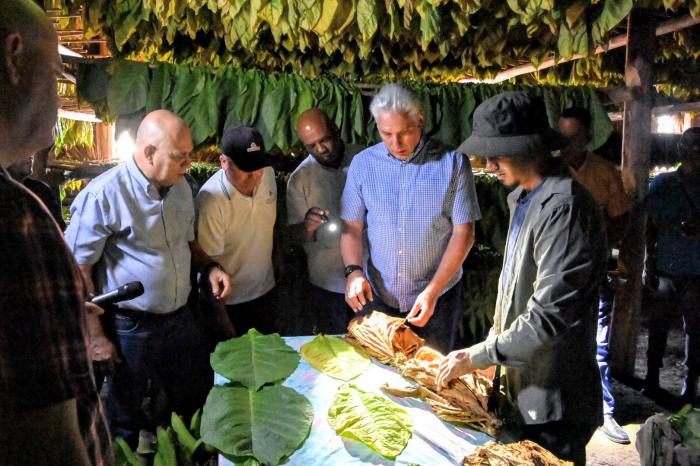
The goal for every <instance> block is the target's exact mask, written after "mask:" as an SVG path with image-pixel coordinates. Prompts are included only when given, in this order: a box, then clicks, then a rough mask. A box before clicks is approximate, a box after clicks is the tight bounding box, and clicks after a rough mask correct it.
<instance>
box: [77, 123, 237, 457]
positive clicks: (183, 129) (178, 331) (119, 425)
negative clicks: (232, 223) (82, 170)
mask: <svg viewBox="0 0 700 466" xmlns="http://www.w3.org/2000/svg"><path fill="white" fill-rule="evenodd" d="M191 151H192V137H191V135H190V129H189V128H188V127H187V125H186V124H185V123H184V122H183V121H182V120H181V119H180V118H178V117H177V116H176V115H174V114H173V113H171V112H168V111H166V110H155V111H153V112H151V113H149V114H148V115H146V117H145V118H144V119H143V121H142V122H141V124H140V125H139V128H138V132H137V135H136V149H135V152H134V156H133V158H132V159H131V160H129V161H128V162H126V163H124V164H121V165H118V166H116V167H114V168H112V169H110V170H108V171H106V172H105V173H103V174H102V175H100V176H98V177H97V178H95V179H94V180H92V181H91V182H90V184H88V186H87V187H86V188H85V189H83V190H82V191H81V192H80V194H78V196H77V197H76V198H75V201H73V204H72V205H71V222H70V225H69V226H68V229H67V230H66V240H67V242H68V245H69V247H70V248H71V250H72V251H73V254H74V255H75V258H76V260H77V262H78V264H79V266H80V269H81V271H82V272H83V276H84V278H85V281H86V282H87V284H88V289H89V291H90V292H98V293H104V292H106V291H109V290H112V289H114V288H117V287H118V286H121V285H124V284H125V283H128V282H131V281H134V280H138V281H140V282H142V284H143V287H144V289H145V292H144V294H143V295H141V296H139V297H137V298H135V299H130V300H127V301H123V302H120V303H118V304H117V305H115V306H110V309H108V310H107V315H106V318H105V319H104V323H105V324H106V328H103V326H102V325H101V322H100V321H99V320H97V319H93V320H92V321H91V322H90V333H91V337H92V340H93V347H92V351H93V358H94V359H95V360H98V361H111V362H113V363H115V364H114V366H115V370H114V374H113V375H111V376H108V377H107V390H108V391H107V399H106V406H107V415H108V417H109V422H110V427H111V430H112V435H113V436H115V437H123V438H125V439H126V441H127V442H128V443H130V444H131V445H135V444H136V441H137V438H138V437H139V434H140V431H141V430H143V431H144V434H143V436H144V437H146V438H148V437H149V435H148V434H147V432H151V433H152V432H153V431H155V427H156V426H157V425H163V424H166V423H169V420H170V415H171V412H172V411H175V412H176V413H178V414H180V415H181V416H184V417H189V416H191V415H192V414H193V413H194V411H195V410H196V409H198V408H200V407H201V406H202V404H203V403H204V400H205V398H206V395H207V392H208V390H209V388H210V387H211V384H212V383H213V375H212V374H211V373H210V372H209V364H208V354H207V352H206V348H205V345H204V340H203V338H202V336H201V334H200V332H199V331H198V329H197V327H196V326H195V323H194V317H193V315H192V312H191V309H190V308H189V307H188V305H187V300H188V296H189V294H190V290H191V285H190V268H191V267H192V266H194V267H195V270H196V271H197V272H201V273H202V274H204V275H205V276H206V277H208V279H209V282H210V286H211V290H212V293H213V295H214V296H215V297H216V298H218V299H225V298H226V297H227V296H228V294H229V293H230V292H231V276H230V275H228V274H227V273H226V272H224V271H223V270H222V269H221V267H220V266H219V265H218V264H216V263H215V262H212V261H211V259H210V258H209V257H208V256H207V255H206V254H205V253H204V252H203V251H202V250H201V247H200V246H199V244H198V243H197V242H196V241H195V240H194V221H195V212H194V201H193V199H192V190H191V189H190V186H189V185H188V184H187V182H186V181H185V179H184V174H185V172H186V171H187V169H189V167H190V163H191V162H190V152H191Z"/></svg>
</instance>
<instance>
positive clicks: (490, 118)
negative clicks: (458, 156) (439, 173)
mask: <svg viewBox="0 0 700 466" xmlns="http://www.w3.org/2000/svg"><path fill="white" fill-rule="evenodd" d="M566 144H567V140H566V138H565V137H564V136H562V135H561V134H560V133H559V132H557V131H555V130H553V129H552V128H550V127H549V122H548V120H547V111H546V110H545V107H544V102H542V100H541V99H540V98H539V97H535V96H532V95H530V94H528V93H526V92H504V93H501V94H498V95H495V96H493V97H491V98H489V99H486V100H484V101H483V102H481V103H480V104H479V106H478V107H476V110H474V125H473V130H472V134H471V136H469V137H468V138H467V139H466V140H465V141H464V142H463V143H462V144H461V145H460V146H459V147H458V148H457V150H458V151H459V152H461V153H463V154H465V155H474V156H477V157H500V156H503V157H523V156H526V155H529V154H531V153H532V152H533V151H535V150H539V149H545V150H549V151H553V150H557V149H561V148H562V147H564V146H565V145H566Z"/></svg>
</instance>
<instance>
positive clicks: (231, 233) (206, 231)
mask: <svg viewBox="0 0 700 466" xmlns="http://www.w3.org/2000/svg"><path fill="white" fill-rule="evenodd" d="M219 162H220V163H221V169H220V170H219V171H217V172H216V173H214V175H212V177H211V178H209V179H208V180H207V182H206V183H204V185H203V186H202V188H201V189H200V191H199V194H198V195H197V201H196V202H197V217H198V220H197V238H198V240H199V243H200V244H201V245H202V249H203V250H204V251H205V252H206V253H207V254H209V255H210V256H211V257H212V258H213V259H214V260H216V261H218V262H219V263H221V266H222V267H223V269H224V270H226V272H228V273H230V274H231V275H232V276H233V291H232V292H231V295H230V296H229V297H228V298H227V299H226V300H225V301H219V302H215V303H213V304H214V308H215V314H216V316H217V318H218V320H219V322H220V323H221V324H220V325H219V327H220V328H221V329H222V331H223V332H224V333H223V334H222V335H220V336H219V338H218V339H219V340H221V339H225V338H227V337H228V338H230V337H232V336H234V334H236V335H243V334H245V333H246V332H247V331H248V330H250V329H251V328H255V329H256V330H257V331H259V332H260V333H264V334H267V333H274V332H276V331H277V321H276V319H277V313H276V308H277V295H276V292H275V274H274V267H273V260H272V258H273V246H274V241H273V230H274V226H275V220H276V218H277V184H276V182H275V172H274V170H273V169H272V167H270V166H269V165H270V160H269V156H268V155H267V153H266V152H265V145H264V143H263V139H262V136H261V135H260V133H259V132H258V131H257V130H256V129H255V128H252V127H250V126H238V127H235V128H230V129H228V130H226V131H225V132H224V135H223V137H222V138H221V155H220V156H219ZM224 304H225V311H224V309H223V307H224ZM234 329H235V330H234Z"/></svg>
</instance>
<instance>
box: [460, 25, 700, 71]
mask: <svg viewBox="0 0 700 466" xmlns="http://www.w3.org/2000/svg"><path fill="white" fill-rule="evenodd" d="M696 24H700V17H699V18H693V17H692V16H683V17H681V18H677V19H671V20H668V21H666V22H664V23H661V24H660V25H659V27H657V28H656V30H655V32H654V33H655V34H656V35H657V36H662V35H664V34H669V33H671V32H676V31H680V30H682V29H686V28H689V27H691V26H694V25H696ZM628 35H629V34H628ZM628 35H627V36H625V35H620V36H615V37H613V38H612V39H610V40H609V41H608V43H607V44H605V45H604V46H603V45H599V46H598V47H596V49H595V51H594V52H593V55H598V54H600V53H605V52H607V51H608V50H613V49H616V48H619V47H624V46H626V45H627V40H628V39H627V38H628ZM580 58H587V56H586V55H581V54H580V53H575V54H573V55H572V56H571V57H570V58H565V59H560V60H557V59H556V58H555V57H551V58H548V59H546V60H544V61H542V62H540V64H539V65H538V66H536V67H535V66H534V65H531V64H527V65H520V66H516V67H513V68H510V69H508V70H504V71H501V72H500V73H498V74H497V75H496V77H495V78H493V79H475V78H467V79H461V80H460V81H459V82H461V83H475V82H478V83H487V84H495V83H500V82H502V81H506V80H508V79H510V78H514V77H516V76H520V75H523V74H528V73H534V72H535V71H540V70H544V69H546V68H551V67H553V66H556V65H558V64H560V63H566V62H568V61H572V60H578V59H580Z"/></svg>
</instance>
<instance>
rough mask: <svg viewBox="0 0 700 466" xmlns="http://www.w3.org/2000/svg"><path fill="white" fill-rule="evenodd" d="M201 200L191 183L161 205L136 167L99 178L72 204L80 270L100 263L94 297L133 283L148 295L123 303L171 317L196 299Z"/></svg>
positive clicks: (69, 233)
mask: <svg viewBox="0 0 700 466" xmlns="http://www.w3.org/2000/svg"><path fill="white" fill-rule="evenodd" d="M193 240H194V201H193V200H192V191H191V190H190V188H189V186H188V184H187V182H186V181H185V180H184V179H181V180H180V181H178V182H177V183H176V184H175V185H173V186H172V187H171V188H170V189H169V190H168V192H167V193H166V194H165V196H164V197H162V198H161V196H160V194H159V193H158V190H157V189H156V187H155V186H153V185H152V184H151V183H150V182H149V181H148V179H147V178H146V177H145V176H144V174H143V173H142V172H141V170H139V168H138V167H137V165H136V163H135V162H134V160H133V159H132V160H130V161H128V162H127V163H125V164H122V165H119V166H117V167H114V168H112V169H110V170H109V171H107V172H105V173H103V174H102V175H100V176H98V177H97V178H95V179H94V180H92V181H91V182H90V184H88V186H87V187H85V189H83V190H82V191H81V192H80V194H78V196H77V197H76V198H75V201H73V204H72V205H71V222H70V225H69V226H68V229H67V230H66V241H67V242H68V246H69V247H70V249H71V250H72V251H73V254H74V255H75V259H76V261H77V262H78V264H93V265H94V268H93V271H94V277H95V292H96V293H100V292H105V291H108V290H111V289H113V288H116V287H118V286H120V285H123V284H125V283H127V282H130V281H140V282H141V283H143V287H144V290H145V292H144V294H143V295H142V296H140V297H138V298H136V299H132V300H130V301H124V302H122V303H120V304H119V306H120V307H122V308H125V309H132V310H139V311H147V312H152V313H156V314H166V313H169V312H172V311H175V310H176V309H178V308H180V307H182V306H184V305H185V304H186V302H187V297H188V295H189V293H190V265H191V263H190V261H191V253H190V247H189V242H190V241H193Z"/></svg>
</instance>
